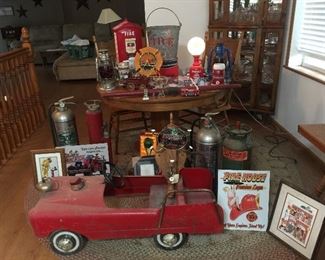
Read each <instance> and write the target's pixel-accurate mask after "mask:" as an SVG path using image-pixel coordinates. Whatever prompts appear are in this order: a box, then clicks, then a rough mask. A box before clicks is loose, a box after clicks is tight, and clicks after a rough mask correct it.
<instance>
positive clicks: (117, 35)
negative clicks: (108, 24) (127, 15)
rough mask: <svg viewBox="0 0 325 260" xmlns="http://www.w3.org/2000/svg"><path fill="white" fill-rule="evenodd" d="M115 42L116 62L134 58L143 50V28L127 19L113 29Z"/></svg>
mask: <svg viewBox="0 0 325 260" xmlns="http://www.w3.org/2000/svg"><path fill="white" fill-rule="evenodd" d="M113 32H114V40H115V52H116V61H117V62H122V61H125V60H128V59H129V57H134V56H135V53H136V52H137V51H138V50H140V49H141V48H142V28H141V26H140V25H138V24H135V23H131V22H129V21H128V20H127V19H125V20H124V21H123V22H121V23H119V24H118V25H116V26H115V27H114V28H113Z"/></svg>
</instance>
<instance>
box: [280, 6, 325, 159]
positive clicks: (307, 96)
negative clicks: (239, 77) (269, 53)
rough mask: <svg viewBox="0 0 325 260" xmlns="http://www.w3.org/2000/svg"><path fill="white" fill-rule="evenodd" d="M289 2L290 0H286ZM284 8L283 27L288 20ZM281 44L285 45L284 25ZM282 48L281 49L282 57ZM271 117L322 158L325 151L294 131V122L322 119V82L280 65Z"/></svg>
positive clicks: (324, 104)
mask: <svg viewBox="0 0 325 260" xmlns="http://www.w3.org/2000/svg"><path fill="white" fill-rule="evenodd" d="M290 2H291V1H290ZM290 13H291V6H290V10H289V11H288V14H289V15H288V19H287V20H288V21H287V27H288V25H289V24H290V23H289V19H290ZM285 35H286V39H285V44H284V46H287V45H288V37H289V35H288V28H287V32H286V33H285ZM285 55H286V51H285V52H284V57H285ZM274 119H275V120H276V121H277V122H278V123H279V124H280V125H282V126H283V127H284V128H285V129H286V130H287V131H289V132H290V133H291V134H292V135H293V136H295V137H296V138H297V139H298V140H299V141H300V142H302V143H303V144H305V145H306V146H307V147H308V148H309V149H310V150H312V152H314V153H315V155H316V156H318V157H319V158H320V159H321V160H322V161H324V162H325V155H324V154H322V153H321V152H320V151H319V150H318V149H317V148H315V147H314V146H313V145H312V144H311V143H310V142H309V141H307V140H306V139H305V138H304V137H302V136H301V135H300V134H299V133H298V132H297V127H298V124H308V123H325V85H324V84H321V83H318V82H316V81H314V80H311V79H309V78H306V77H304V76H301V75H299V74H297V73H295V72H292V71H290V70H288V69H285V68H282V69H281V71H280V80H279V86H278V95H277V103H276V111H275V115H274Z"/></svg>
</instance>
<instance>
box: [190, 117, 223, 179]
mask: <svg viewBox="0 0 325 260" xmlns="http://www.w3.org/2000/svg"><path fill="white" fill-rule="evenodd" d="M202 119H203V123H202V127H201V128H200V129H199V131H198V132H197V133H196V138H195V144H194V146H195V159H194V160H195V167H205V168H208V169H209V170H210V171H211V173H212V174H213V176H214V177H216V176H217V172H218V162H219V147H220V144H221V135H220V132H219V129H218V128H217V127H216V125H215V124H214V123H213V121H212V119H211V117H210V116H209V115H206V117H203V118H202Z"/></svg>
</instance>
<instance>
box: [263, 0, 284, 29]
mask: <svg viewBox="0 0 325 260" xmlns="http://www.w3.org/2000/svg"><path fill="white" fill-rule="evenodd" d="M286 7H287V0H267V1H266V2H265V7H264V25H265V26H268V25H280V24H283V23H284V19H285V10H286Z"/></svg>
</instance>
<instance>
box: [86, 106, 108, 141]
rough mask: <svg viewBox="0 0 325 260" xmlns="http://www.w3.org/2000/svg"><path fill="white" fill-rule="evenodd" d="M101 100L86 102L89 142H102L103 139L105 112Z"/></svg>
mask: <svg viewBox="0 0 325 260" xmlns="http://www.w3.org/2000/svg"><path fill="white" fill-rule="evenodd" d="M100 103H101V101H100V100H88V101H86V102H84V104H85V106H86V107H87V110H86V124H87V128H88V137H89V143H91V144H94V143H101V142H102V140H103V113H102V110H101V107H100Z"/></svg>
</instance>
